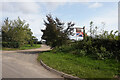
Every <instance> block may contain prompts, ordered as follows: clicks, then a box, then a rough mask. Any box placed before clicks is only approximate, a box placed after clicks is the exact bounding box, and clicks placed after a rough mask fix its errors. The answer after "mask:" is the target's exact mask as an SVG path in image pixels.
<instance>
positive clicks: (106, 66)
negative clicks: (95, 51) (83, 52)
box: [38, 52, 120, 78]
mask: <svg viewBox="0 0 120 80" xmlns="http://www.w3.org/2000/svg"><path fill="white" fill-rule="evenodd" d="M40 59H42V60H43V62H44V63H45V64H47V65H48V66H50V67H52V68H54V69H57V70H59V71H62V72H65V73H67V74H71V75H73V76H78V77H80V78H114V77H115V75H117V74H118V71H117V70H118V66H120V62H119V63H116V62H115V61H114V60H111V59H107V60H93V59H91V58H89V57H78V56H76V55H74V54H69V53H66V54H65V53H51V52H45V53H40V54H39V56H38V60H40Z"/></svg>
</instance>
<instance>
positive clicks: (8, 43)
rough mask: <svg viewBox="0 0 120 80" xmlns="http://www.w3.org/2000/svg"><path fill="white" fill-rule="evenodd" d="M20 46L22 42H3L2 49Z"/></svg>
mask: <svg viewBox="0 0 120 80" xmlns="http://www.w3.org/2000/svg"><path fill="white" fill-rule="evenodd" d="M20 46H21V43H20V42H2V47H8V48H19V47H20Z"/></svg>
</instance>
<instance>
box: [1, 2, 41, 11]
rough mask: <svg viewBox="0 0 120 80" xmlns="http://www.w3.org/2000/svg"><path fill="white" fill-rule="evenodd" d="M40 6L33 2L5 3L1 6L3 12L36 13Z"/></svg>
mask: <svg viewBox="0 0 120 80" xmlns="http://www.w3.org/2000/svg"><path fill="white" fill-rule="evenodd" d="M39 9H40V6H39V5H38V4H37V3H35V2H11V3H8V2H5V3H3V4H2V11H3V12H22V13H38V12H39Z"/></svg>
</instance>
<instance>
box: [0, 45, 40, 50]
mask: <svg viewBox="0 0 120 80" xmlns="http://www.w3.org/2000/svg"><path fill="white" fill-rule="evenodd" d="M40 47H41V45H40V44H33V46H31V45H30V44H25V45H23V46H22V47H20V48H5V47H3V48H2V50H8V51H9V50H25V49H35V48H40Z"/></svg>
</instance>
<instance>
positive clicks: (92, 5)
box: [89, 2, 103, 8]
mask: <svg viewBox="0 0 120 80" xmlns="http://www.w3.org/2000/svg"><path fill="white" fill-rule="evenodd" d="M102 6H103V5H102V3H98V2H96V3H93V4H91V5H89V8H98V7H102Z"/></svg>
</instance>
